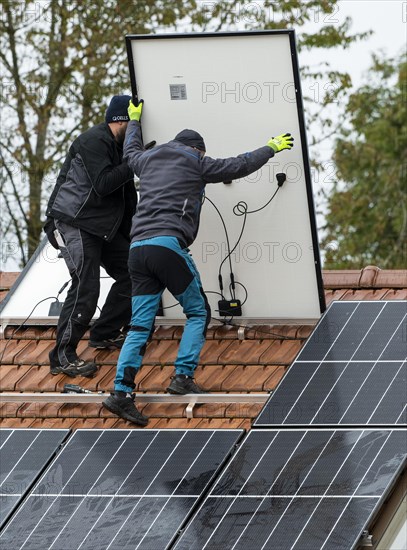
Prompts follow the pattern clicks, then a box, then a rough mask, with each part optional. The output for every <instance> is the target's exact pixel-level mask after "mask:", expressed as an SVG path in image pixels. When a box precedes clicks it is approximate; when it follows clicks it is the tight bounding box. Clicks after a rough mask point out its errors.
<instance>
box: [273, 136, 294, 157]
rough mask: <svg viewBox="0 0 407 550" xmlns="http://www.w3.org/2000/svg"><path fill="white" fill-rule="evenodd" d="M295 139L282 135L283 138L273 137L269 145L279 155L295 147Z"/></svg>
mask: <svg viewBox="0 0 407 550" xmlns="http://www.w3.org/2000/svg"><path fill="white" fill-rule="evenodd" d="M293 142H294V138H293V137H292V135H291V134H281V136H277V137H273V138H271V139H270V140H269V141H268V142H267V145H268V146H269V147H271V148H272V149H273V150H274V152H275V153H279V152H280V151H283V150H284V149H292V148H293V146H294V143H293Z"/></svg>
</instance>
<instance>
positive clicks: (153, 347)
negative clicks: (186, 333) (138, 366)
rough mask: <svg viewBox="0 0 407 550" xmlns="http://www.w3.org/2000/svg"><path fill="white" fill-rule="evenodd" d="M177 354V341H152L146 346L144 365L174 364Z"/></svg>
mask: <svg viewBox="0 0 407 550" xmlns="http://www.w3.org/2000/svg"><path fill="white" fill-rule="evenodd" d="M177 352H178V341H174V340H153V341H151V342H150V343H149V344H148V345H147V350H146V353H145V355H144V359H143V364H144V365H157V364H159V363H160V364H163V365H167V364H174V361H175V358H176V356H177Z"/></svg>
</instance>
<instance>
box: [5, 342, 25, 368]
mask: <svg viewBox="0 0 407 550" xmlns="http://www.w3.org/2000/svg"><path fill="white" fill-rule="evenodd" d="M29 344H30V342H29V341H28V340H10V339H9V338H8V339H7V340H1V341H0V358H1V364H2V365H12V364H13V363H14V357H15V356H16V355H17V354H18V353H20V352H21V351H23V349H24V348H25V347H26V346H28V345H29Z"/></svg>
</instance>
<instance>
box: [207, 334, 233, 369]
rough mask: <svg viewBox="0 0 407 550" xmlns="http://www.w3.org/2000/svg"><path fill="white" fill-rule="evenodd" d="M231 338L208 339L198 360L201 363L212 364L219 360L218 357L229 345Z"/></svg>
mask: <svg viewBox="0 0 407 550" xmlns="http://www.w3.org/2000/svg"><path fill="white" fill-rule="evenodd" d="M231 342H232V340H212V341H211V340H209V341H206V342H205V344H204V347H203V348H202V352H201V356H200V359H199V362H200V363H201V365H214V364H217V363H218V362H219V357H220V356H221V355H222V353H223V352H224V351H226V350H227V349H228V347H229V346H230V345H231Z"/></svg>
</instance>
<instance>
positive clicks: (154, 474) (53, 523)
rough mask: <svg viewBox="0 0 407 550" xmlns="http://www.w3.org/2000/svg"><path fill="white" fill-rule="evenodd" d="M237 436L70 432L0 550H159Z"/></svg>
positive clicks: (206, 432) (0, 543) (227, 433)
mask: <svg viewBox="0 0 407 550" xmlns="http://www.w3.org/2000/svg"><path fill="white" fill-rule="evenodd" d="M242 433H243V432H242V430H221V431H211V430H196V431H189V430H77V431H75V433H74V435H73V436H72V437H71V438H70V440H69V442H68V444H67V445H66V447H65V448H64V449H63V451H62V452H61V453H60V455H59V456H58V457H57V458H56V460H55V461H54V462H53V464H52V465H51V466H50V467H49V468H48V470H47V471H46V472H45V474H44V475H43V477H42V478H41V479H40V480H39V482H38V483H37V484H36V485H35V487H34V488H33V490H32V492H31V493H30V495H29V496H28V498H27V500H26V501H25V503H24V505H23V506H22V507H21V508H20V510H19V511H18V512H17V514H16V515H15V516H14V517H13V519H12V520H11V522H10V523H9V524H8V525H7V527H6V529H5V530H4V531H3V532H2V533H1V535H0V546H1V547H2V548H3V547H4V548H13V549H15V550H17V549H19V548H24V550H28V549H36V550H38V548H51V547H52V548H53V549H55V550H57V549H59V550H71V549H72V550H79V549H80V548H82V549H86V550H101V549H106V550H107V549H109V550H113V549H117V550H125V549H129V548H132V549H133V550H134V549H135V548H138V549H142V550H149V549H151V550H157V549H160V550H164V549H165V548H168V546H169V544H170V543H171V541H172V540H173V539H174V537H175V536H176V535H177V532H178V530H179V529H180V527H181V526H182V524H183V523H184V522H185V519H186V518H187V517H188V515H189V514H190V511H191V509H192V507H193V506H194V505H195V503H196V502H197V500H198V499H199V498H200V496H201V495H202V493H203V492H204V491H205V489H206V488H207V487H208V485H209V484H210V483H211V481H212V480H213V479H214V477H215V476H216V474H217V472H218V470H219V469H220V467H221V465H222V464H223V463H224V461H225V460H226V458H227V457H228V456H229V454H230V453H231V451H232V450H233V448H234V445H235V444H236V443H237V441H238V440H239V438H240V437H241V435H242Z"/></svg>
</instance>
